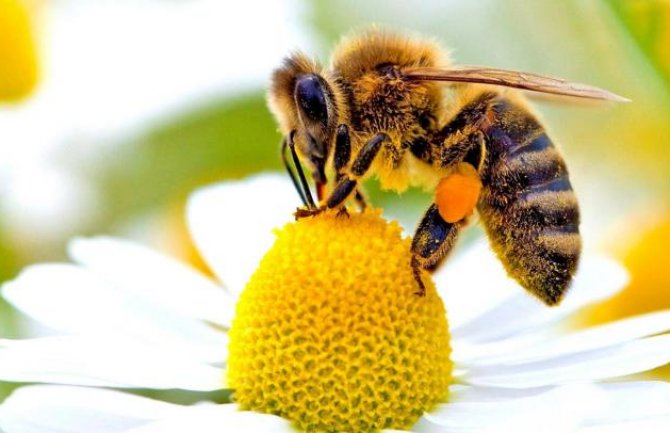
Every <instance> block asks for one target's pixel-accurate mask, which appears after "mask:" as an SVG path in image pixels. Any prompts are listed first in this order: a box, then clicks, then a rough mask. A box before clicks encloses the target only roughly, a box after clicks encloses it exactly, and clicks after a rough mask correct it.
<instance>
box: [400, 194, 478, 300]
mask: <svg viewBox="0 0 670 433" xmlns="http://www.w3.org/2000/svg"><path fill="white" fill-rule="evenodd" d="M464 224H465V221H464V220H463V221H458V222H455V223H448V222H446V221H445V220H444V219H442V217H441V216H440V212H439V210H438V207H437V205H436V204H434V203H433V204H432V205H431V206H430V207H429V208H428V210H427V211H426V213H425V214H424V216H423V218H422V219H421V222H420V223H419V226H418V227H417V229H416V231H415V233H414V237H413V239H412V249H411V251H412V271H413V273H414V278H415V279H416V282H417V283H418V285H419V290H418V291H417V292H416V295H417V296H425V295H426V287H425V285H424V283H423V280H422V279H421V271H422V270H423V269H426V270H431V269H434V268H435V267H437V265H439V264H440V262H441V261H442V260H444V258H445V257H446V256H447V254H448V253H449V251H451V248H452V247H453V246H454V243H455V242H456V238H457V236H458V233H459V231H460V229H461V227H462V226H463V225H464Z"/></svg>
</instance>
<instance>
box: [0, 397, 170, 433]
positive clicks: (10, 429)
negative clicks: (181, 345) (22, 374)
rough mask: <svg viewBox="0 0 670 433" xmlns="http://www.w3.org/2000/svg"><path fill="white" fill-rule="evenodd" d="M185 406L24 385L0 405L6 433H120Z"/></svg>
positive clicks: (0, 420) (0, 422)
mask: <svg viewBox="0 0 670 433" xmlns="http://www.w3.org/2000/svg"><path fill="white" fill-rule="evenodd" d="M182 409H183V407H182V406H178V405H174V404H169V403H164V402H160V401H156V400H151V399H148V398H144V397H138V396H134V395H130V394H124V393H121V392H118V391H110V390H102V389H94V388H78V387H69V386H45V385H33V386H24V387H22V388H19V389H18V390H16V391H14V393H13V394H12V395H11V396H10V397H8V398H7V399H6V400H5V401H4V403H2V405H0V431H3V432H5V433H64V432H67V433H91V432H95V433H121V432H125V431H127V430H128V429H131V428H134V427H137V426H140V425H143V424H146V423H148V422H152V421H154V420H157V419H161V418H165V417H167V416H174V415H175V413H178V411H179V410H182Z"/></svg>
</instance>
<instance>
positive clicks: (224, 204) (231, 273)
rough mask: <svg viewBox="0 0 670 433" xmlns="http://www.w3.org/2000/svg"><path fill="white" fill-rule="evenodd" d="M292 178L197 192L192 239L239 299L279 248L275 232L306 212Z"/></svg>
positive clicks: (269, 177)
mask: <svg viewBox="0 0 670 433" xmlns="http://www.w3.org/2000/svg"><path fill="white" fill-rule="evenodd" d="M300 205H301V203H300V201H299V198H298V195H297V194H296V192H295V190H294V189H293V186H292V185H291V182H290V181H289V180H288V179H287V177H286V176H283V175H279V174H264V175H259V176H254V177H251V178H249V179H246V180H243V181H237V182H225V183H220V184H217V185H214V186H210V187H207V188H203V189H201V190H198V191H196V192H195V193H194V194H193V195H191V197H190V198H189V202H188V207H187V210H188V223H189V229H190V231H191V235H192V236H193V239H194V241H195V243H196V245H197V246H198V249H199V250H200V252H201V253H202V255H203V257H204V258H205V260H207V263H208V264H209V266H210V267H211V268H212V269H213V270H214V272H215V273H216V275H217V276H218V277H219V278H220V279H221V281H223V282H224V283H225V284H226V287H228V288H229V289H230V290H231V291H233V292H234V293H239V292H240V291H241V290H242V289H243V288H244V286H245V284H246V283H247V281H248V280H249V277H250V276H251V274H252V273H253V272H254V271H255V270H256V267H257V266H258V263H259V262H260V260H261V258H262V257H263V255H265V253H266V252H267V250H268V249H269V248H270V247H271V246H272V243H273V242H274V239H275V237H274V234H273V233H272V230H273V229H274V228H278V227H281V226H283V225H284V224H286V223H287V222H288V221H290V220H291V219H292V214H293V212H294V211H295V209H296V208H297V207H298V206H300Z"/></svg>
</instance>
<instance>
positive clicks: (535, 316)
mask: <svg viewBox="0 0 670 433" xmlns="http://www.w3.org/2000/svg"><path fill="white" fill-rule="evenodd" d="M627 281H628V275H627V274H626V272H625V270H624V269H623V268H622V267H621V266H620V265H619V264H618V263H617V262H615V261H614V260H611V259H608V258H605V257H600V256H595V255H586V256H584V257H583V258H582V263H581V265H580V267H579V271H578V272H577V274H576V275H575V279H574V281H573V284H572V287H571V289H570V291H569V292H568V294H567V296H566V298H565V299H564V300H563V302H562V303H561V305H559V306H557V307H553V308H548V307H546V306H545V305H543V304H541V303H540V302H539V301H537V300H535V299H534V298H531V296H529V295H528V294H527V293H525V292H524V291H523V289H521V288H519V290H518V294H517V295H514V296H512V297H511V298H509V299H507V300H505V301H503V302H502V303H500V304H498V305H497V306H496V307H494V308H493V309H491V310H489V311H487V312H485V313H484V314H481V315H479V316H478V317H476V318H474V319H472V320H470V321H468V322H466V323H463V324H462V325H461V326H458V327H454V328H453V329H452V338H454V339H465V340H468V341H473V342H486V341H493V340H500V339H502V338H505V337H509V336H513V335H515V334H518V333H521V332H528V331H531V332H532V331H534V330H535V329H538V328H539V329H543V328H545V327H547V326H548V325H549V324H552V323H555V322H558V321H559V320H561V319H563V318H565V317H566V316H568V315H570V314H572V313H574V312H575V311H578V310H579V309H581V308H583V307H585V306H586V305H589V304H591V303H594V302H597V301H600V300H603V299H606V298H609V297H610V296H612V295H614V294H615V293H617V292H618V291H619V290H621V289H622V288H623V287H624V286H625V284H626V283H627ZM472 296H475V297H476V296H478V294H477V293H476V292H474V293H473V294H472Z"/></svg>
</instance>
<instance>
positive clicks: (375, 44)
mask: <svg viewBox="0 0 670 433" xmlns="http://www.w3.org/2000/svg"><path fill="white" fill-rule="evenodd" d="M383 63H391V64H394V65H397V66H399V67H446V66H448V65H449V59H448V58H447V56H446V54H445V49H444V48H443V47H441V46H440V45H439V44H438V43H437V42H434V41H432V40H427V39H425V38H412V37H408V36H407V35H399V34H397V33H394V32H392V31H389V30H385V29H381V28H378V27H372V28H370V29H367V30H364V31H361V32H357V33H354V34H353V35H351V36H349V37H345V38H344V39H343V40H342V41H340V43H339V44H338V46H337V48H336V49H335V52H334V53H333V56H332V65H331V67H332V68H333V69H334V70H337V71H338V73H339V74H341V76H342V78H344V79H345V80H355V79H356V78H358V77H359V76H361V75H363V74H365V73H367V72H370V71H371V70H374V68H375V66H377V65H379V64H383Z"/></svg>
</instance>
